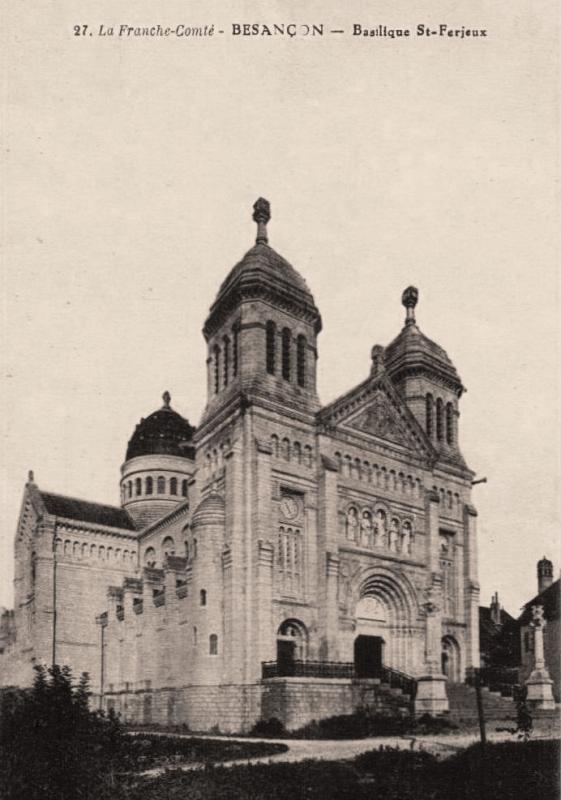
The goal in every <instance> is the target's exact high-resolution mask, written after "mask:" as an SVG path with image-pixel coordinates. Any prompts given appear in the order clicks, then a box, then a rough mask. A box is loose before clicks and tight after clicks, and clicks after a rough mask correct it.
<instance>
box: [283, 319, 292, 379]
mask: <svg viewBox="0 0 561 800" xmlns="http://www.w3.org/2000/svg"><path fill="white" fill-rule="evenodd" d="M291 344H292V336H291V334H290V331H289V329H288V328H283V331H282V377H283V378H284V379H285V381H289V380H290V346H291Z"/></svg>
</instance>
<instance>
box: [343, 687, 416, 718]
mask: <svg viewBox="0 0 561 800" xmlns="http://www.w3.org/2000/svg"><path fill="white" fill-rule="evenodd" d="M353 693H354V705H355V708H356V707H361V708H367V709H368V710H369V711H371V712H373V713H377V714H382V715H383V716H390V717H407V716H409V714H410V711H411V697H410V695H409V694H407V692H405V691H403V689H400V688H397V687H395V686H391V685H390V684H389V683H386V682H384V681H379V680H369V681H360V680H359V681H355V684H354V690H353Z"/></svg>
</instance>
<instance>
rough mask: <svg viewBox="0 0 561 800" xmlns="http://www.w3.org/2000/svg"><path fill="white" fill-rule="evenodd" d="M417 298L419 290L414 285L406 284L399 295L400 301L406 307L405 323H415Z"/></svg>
mask: <svg viewBox="0 0 561 800" xmlns="http://www.w3.org/2000/svg"><path fill="white" fill-rule="evenodd" d="M418 300H419V290H418V289H417V288H416V287H415V286H408V287H407V289H405V291H404V292H403V294H402V295H401V303H402V305H404V306H405V308H406V309H407V316H406V317H405V324H406V325H414V324H415V306H416V305H417V302H418Z"/></svg>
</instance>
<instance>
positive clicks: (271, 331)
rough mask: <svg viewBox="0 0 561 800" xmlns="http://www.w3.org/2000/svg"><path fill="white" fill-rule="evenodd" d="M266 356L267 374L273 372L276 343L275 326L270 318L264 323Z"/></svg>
mask: <svg viewBox="0 0 561 800" xmlns="http://www.w3.org/2000/svg"><path fill="white" fill-rule="evenodd" d="M265 330H266V356H267V372H268V373H269V375H274V374H275V356H276V345H277V326H276V325H275V323H274V322H273V321H272V320H269V321H268V322H267V325H266V328H265Z"/></svg>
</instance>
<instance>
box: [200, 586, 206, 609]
mask: <svg viewBox="0 0 561 800" xmlns="http://www.w3.org/2000/svg"><path fill="white" fill-rule="evenodd" d="M199 601H200V604H201V605H202V606H206V589H201V591H200V592H199Z"/></svg>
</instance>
